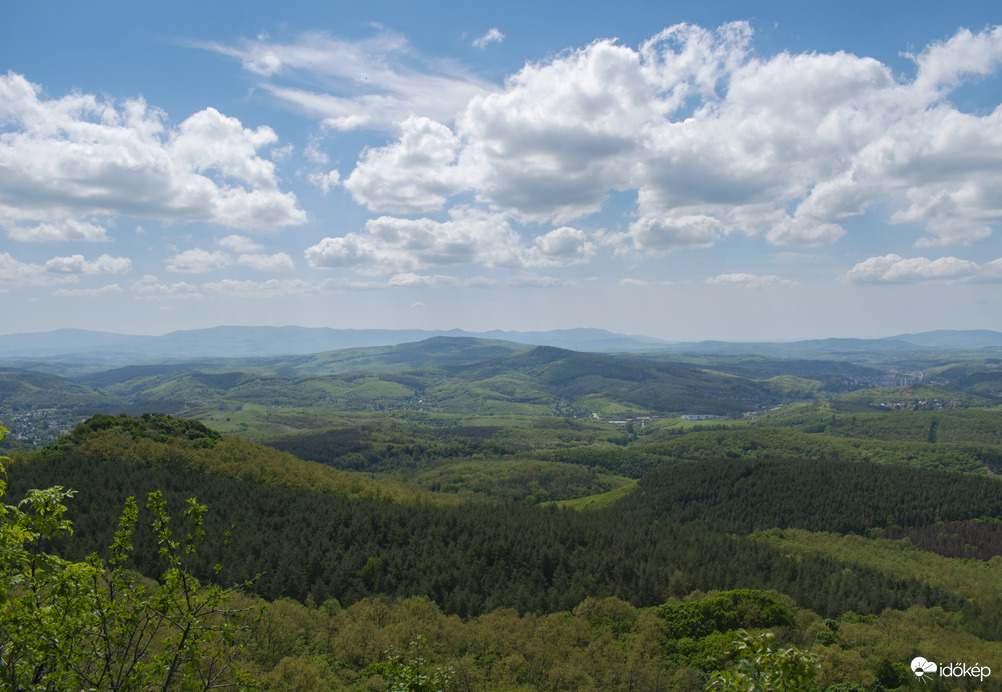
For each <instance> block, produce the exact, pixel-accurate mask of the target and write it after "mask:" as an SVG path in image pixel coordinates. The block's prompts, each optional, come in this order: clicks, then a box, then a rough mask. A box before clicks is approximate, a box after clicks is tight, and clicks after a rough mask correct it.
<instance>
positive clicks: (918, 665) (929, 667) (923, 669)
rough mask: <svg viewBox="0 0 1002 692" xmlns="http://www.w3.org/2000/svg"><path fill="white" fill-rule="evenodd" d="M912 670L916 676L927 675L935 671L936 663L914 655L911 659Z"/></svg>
mask: <svg viewBox="0 0 1002 692" xmlns="http://www.w3.org/2000/svg"><path fill="white" fill-rule="evenodd" d="M912 672H913V673H915V675H916V676H918V677H922V676H923V675H928V674H929V673H935V672H936V664H935V663H933V662H932V661H927V660H925V659H924V658H922V657H921V656H916V657H915V658H913V659H912Z"/></svg>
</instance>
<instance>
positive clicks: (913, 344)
mask: <svg viewBox="0 0 1002 692" xmlns="http://www.w3.org/2000/svg"><path fill="white" fill-rule="evenodd" d="M441 336H445V337H473V338H479V339H497V340H503V341H512V342H515V343H521V344H531V345H536V346H556V347H559V348H566V349H570V350H575V351H587V352H597V353H639V352H648V353H658V352H660V353H679V352H690V353H706V354H714V355H729V354H734V355H736V354H757V355H768V356H778V357H783V356H787V357H800V358H803V357H826V356H827V357H832V356H847V357H848V356H851V355H852V354H853V353H878V354H879V353H888V352H907V351H915V350H944V349H946V350H984V349H992V350H994V349H1002V333H1000V332H995V331H989V330H968V331H954V330H939V331H928V332H921V333H917V334H902V335H898V336H892V337H887V338H884V339H814V340H807V341H795V342H762V343H758V342H726V341H700V342H669V341H665V340H663V339H657V338H654V337H647V336H636V335H625V334H616V333H614V332H609V331H605V330H603V329H559V330H550V331H538V332H519V331H501V330H494V331H489V332H468V331H463V330H459V329H453V330H448V331H441V330H422V329H406V330H404V329H331V328H326V327H293V326H288V327H212V328H209V329H192V330H183V331H175V332H170V333H168V334H163V335H161V336H140V335H129V334H114V333H109V332H97V331H88V330H82V329H59V330H55V331H51V332H39V333H29V334H7V335H0V359H2V360H11V359H89V358H95V359H107V358H116V359H125V360H137V359H140V360H144V359H154V358H155V359H164V358H166V359H186V358H206V357H216V358H218V357H245V356H284V355H303V354H309V353H320V352H324V351H333V350H338V349H345V348H360V347H372V346H392V345H395V344H401V343H409V342H415V341H422V340H424V339H429V338H432V337H441Z"/></svg>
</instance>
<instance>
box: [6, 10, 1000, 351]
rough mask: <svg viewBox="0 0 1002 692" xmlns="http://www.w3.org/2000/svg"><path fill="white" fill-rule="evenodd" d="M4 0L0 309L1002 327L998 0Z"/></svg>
mask: <svg viewBox="0 0 1002 692" xmlns="http://www.w3.org/2000/svg"><path fill="white" fill-rule="evenodd" d="M4 14H5V19H4V22H3V23H2V24H0V234H2V237H3V238H4V240H3V244H2V246H0V292H2V300H3V305H4V311H3V312H4V319H3V321H2V323H0V332H2V333H17V332H31V331H47V330H50V329H57V328H60V327H79V328H90V329H99V330H107V331H117V332H125V333H136V334H159V333H164V332H168V331H172V330H175V329H191V328H199V327H209V326H215V325H220V324H229V325H234V324H244V325H269V324H270V325H284V324H298V325H303V326H329V327H338V328H377V327H378V328H428V329H448V328H461V329H468V330H473V331H480V330H489V329H514V330H536V329H560V328H572V327H600V328H605V329H610V330H613V331H618V332H625V333H635V334H648V335H652V336H658V337H662V338H665V339H670V340H696V339H729V340H769V339H777V340H785V339H796V338H812V337H829V336H888V335H892V334H897V333H902V332H914V331H922V330H928V329H997V330H1002V243H1000V239H999V233H1000V230H1002V228H1000V221H1002V107H1000V104H1002V79H1000V76H999V73H1000V69H1002V29H1000V28H999V27H998V26H997V25H998V24H999V22H1000V21H1002V19H1000V15H1002V12H1000V10H999V9H998V3H997V2H955V3H943V2H908V3H905V2H881V3H870V2H867V3H862V2H838V3H834V2H824V3H822V2H818V3H792V2H757V3H752V2H716V3H705V2H701V3H695V2H692V3H686V2H676V3H663V2H656V3H655V2H629V1H626V2H618V3H608V2H602V3H599V2H574V3H556V2H551V3H545V4H544V5H543V6H542V7H539V6H537V4H536V3H528V2H520V1H517V2H505V3H481V2H463V3H458V2H432V3H428V2H425V3H415V2H379V1H374V2H368V3H362V4H358V5H353V6H348V4H347V3H332V2H326V3H322V2H312V3H305V2H303V3H273V2H241V3H230V2H201V3H191V2H175V3H171V4H170V5H169V6H165V5H149V4H145V3H135V2H130V3H119V2H104V3H90V4H84V3H69V2H67V3H54V2H44V1H42V2H34V3H16V4H14V5H13V6H11V7H9V8H6V9H5V12H4Z"/></svg>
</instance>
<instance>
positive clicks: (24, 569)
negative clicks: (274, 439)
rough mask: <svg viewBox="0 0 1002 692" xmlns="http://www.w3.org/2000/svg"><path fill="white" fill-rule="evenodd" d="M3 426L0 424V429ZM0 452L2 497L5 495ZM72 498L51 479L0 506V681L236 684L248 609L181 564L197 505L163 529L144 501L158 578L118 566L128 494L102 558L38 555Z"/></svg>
mask: <svg viewBox="0 0 1002 692" xmlns="http://www.w3.org/2000/svg"><path fill="white" fill-rule="evenodd" d="M5 432H6V430H4V429H3V428H0V437H2V435H3V433H5ZM6 461H9V460H7V459H6V458H0V497H3V495H4V493H5V491H6V483H5V481H4V480H3V471H4V462H6ZM73 494H74V491H72V490H64V489H63V488H61V487H59V486H55V487H52V488H47V489H44V490H31V491H29V493H28V494H27V497H25V498H24V499H23V500H21V502H19V503H18V504H17V505H4V504H0V688H3V689H9V690H52V691H58V690H81V689H89V690H163V691H167V690H210V689H220V688H228V687H236V688H240V687H245V686H246V685H247V684H249V681H248V680H247V679H246V676H245V675H243V673H242V672H241V671H240V670H239V668H238V667H237V666H236V659H237V657H238V656H239V654H240V653H241V651H242V650H243V648H244V644H245V641H246V637H247V635H248V633H249V630H250V625H251V620H252V618H251V617H250V613H249V610H250V609H249V608H239V607H232V605H231V600H232V597H233V596H234V595H235V588H236V587H234V588H229V589H224V588H221V587H218V586H206V585H202V584H201V583H199V581H198V580H197V579H196V578H195V577H194V576H193V575H192V574H191V573H190V571H189V569H188V561H189V559H190V558H191V556H192V555H193V554H194V552H195V549H196V545H197V543H198V542H199V541H200V540H202V538H203V537H204V531H203V530H202V515H203V513H204V512H205V507H204V506H201V505H199V504H198V503H197V502H195V500H193V499H192V500H189V502H188V507H187V508H186V509H185V511H184V516H185V518H186V519H187V520H188V521H189V522H190V524H191V527H192V529H191V531H190V532H188V533H187V534H186V535H185V538H184V539H183V540H182V541H179V540H175V539H174V538H173V534H172V532H171V529H170V518H169V517H168V515H167V512H166V503H165V501H164V499H163V496H162V495H161V494H160V493H159V492H154V493H150V495H149V498H148V502H147V508H148V509H149V510H150V512H151V513H152V515H153V520H152V527H153V531H154V534H155V536H156V539H157V541H158V544H159V553H160V556H161V559H162V560H163V561H164V562H165V564H166V569H165V570H164V572H163V574H162V575H161V578H160V580H159V581H158V582H150V581H149V580H147V579H144V578H143V577H140V576H138V575H136V574H134V573H133V572H131V571H129V570H128V569H127V568H126V563H127V561H128V558H129V555H130V554H131V552H132V549H133V546H132V535H133V532H134V530H135V526H136V522H137V518H138V514H139V510H138V507H137V505H136V502H135V500H134V499H132V498H129V500H128V501H127V503H126V507H125V510H124V512H123V514H122V518H121V521H120V524H119V528H118V531H117V532H116V534H115V539H114V542H113V543H112V545H111V548H110V557H109V558H108V560H107V561H104V560H102V559H100V558H99V557H97V556H96V555H91V556H90V557H88V558H86V559H85V560H83V561H81V562H72V561H69V560H64V559H62V558H60V557H59V556H57V555H53V554H50V553H48V552H46V550H45V547H46V545H47V544H48V542H50V541H52V540H53V539H57V538H60V537H63V536H68V535H70V534H72V532H73V529H72V526H71V524H70V522H69V521H67V520H66V519H64V518H63V514H64V512H65V511H66V506H65V505H64V504H63V502H64V501H65V500H67V499H68V498H71V497H72V496H73Z"/></svg>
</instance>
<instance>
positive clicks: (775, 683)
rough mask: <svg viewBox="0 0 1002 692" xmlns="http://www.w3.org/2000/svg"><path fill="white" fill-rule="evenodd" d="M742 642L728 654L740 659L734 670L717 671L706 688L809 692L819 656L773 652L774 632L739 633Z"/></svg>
mask: <svg viewBox="0 0 1002 692" xmlns="http://www.w3.org/2000/svg"><path fill="white" fill-rule="evenodd" d="M737 634H738V636H740V637H741V639H739V640H737V641H735V642H732V643H731V647H730V648H729V649H728V650H727V651H728V653H730V654H733V655H734V656H735V658H736V660H735V662H734V665H733V666H732V667H731V668H730V670H724V671H717V672H716V673H714V674H713V675H712V676H711V677H710V683H709V684H708V685H707V686H706V689H707V690H708V691H709V690H719V691H721V692H797V691H800V690H808V689H810V688H811V683H812V682H813V681H814V675H815V674H816V673H817V671H818V668H819V657H818V656H817V654H811V653H806V652H804V651H801V650H799V649H797V648H796V647H792V646H791V647H789V648H788V649H778V650H777V649H773V648H772V647H771V646H770V645H769V639H771V638H772V636H773V634H772V632H763V633H761V634H748V633H747V632H745V631H744V630H738V631H737Z"/></svg>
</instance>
